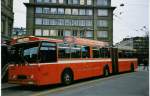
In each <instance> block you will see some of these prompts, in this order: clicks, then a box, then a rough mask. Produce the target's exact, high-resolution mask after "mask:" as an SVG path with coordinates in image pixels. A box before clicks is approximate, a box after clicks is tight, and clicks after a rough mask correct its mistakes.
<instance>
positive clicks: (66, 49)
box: [58, 43, 70, 58]
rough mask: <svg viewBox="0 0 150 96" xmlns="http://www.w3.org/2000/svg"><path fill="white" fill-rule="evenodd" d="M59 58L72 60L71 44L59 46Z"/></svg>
mask: <svg viewBox="0 0 150 96" xmlns="http://www.w3.org/2000/svg"><path fill="white" fill-rule="evenodd" d="M58 57H59V58H70V46H69V44H64V43H61V44H58Z"/></svg>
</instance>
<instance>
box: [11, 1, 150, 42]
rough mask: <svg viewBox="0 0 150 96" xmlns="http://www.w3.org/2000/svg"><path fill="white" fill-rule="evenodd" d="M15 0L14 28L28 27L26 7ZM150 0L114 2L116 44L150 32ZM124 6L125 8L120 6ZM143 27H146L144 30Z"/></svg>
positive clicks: (21, 2)
mask: <svg viewBox="0 0 150 96" xmlns="http://www.w3.org/2000/svg"><path fill="white" fill-rule="evenodd" d="M28 1H29V0H14V13H15V14H14V27H26V7H25V6H24V4H23V2H26V3H27V2H28ZM149 3H150V2H149V0H112V6H115V7H116V9H115V11H114V17H113V18H114V28H113V29H114V30H113V31H114V42H115V43H116V42H119V41H121V40H122V39H123V38H125V37H135V36H144V35H145V31H147V30H148V27H149V25H148V23H149V22H148V15H149V14H148V12H149V11H148V10H149V9H148V7H149V5H148V4H149ZM120 4H124V6H120ZM143 26H146V28H144V27H143Z"/></svg>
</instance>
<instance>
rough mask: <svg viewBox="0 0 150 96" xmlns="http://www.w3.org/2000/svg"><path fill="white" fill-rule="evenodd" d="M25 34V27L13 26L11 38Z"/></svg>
mask: <svg viewBox="0 0 150 96" xmlns="http://www.w3.org/2000/svg"><path fill="white" fill-rule="evenodd" d="M23 36H26V28H22V27H21V28H13V31H12V38H18V37H23Z"/></svg>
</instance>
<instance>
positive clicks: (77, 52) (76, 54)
mask: <svg viewBox="0 0 150 96" xmlns="http://www.w3.org/2000/svg"><path fill="white" fill-rule="evenodd" d="M80 57H81V47H80V46H79V45H71V58H80Z"/></svg>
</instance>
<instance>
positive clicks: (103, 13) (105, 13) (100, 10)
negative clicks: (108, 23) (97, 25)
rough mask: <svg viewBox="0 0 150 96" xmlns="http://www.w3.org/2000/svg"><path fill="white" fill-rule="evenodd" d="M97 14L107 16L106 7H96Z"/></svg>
mask: <svg viewBox="0 0 150 96" xmlns="http://www.w3.org/2000/svg"><path fill="white" fill-rule="evenodd" d="M98 16H108V10H107V9H98Z"/></svg>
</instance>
